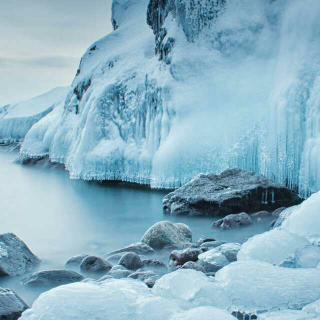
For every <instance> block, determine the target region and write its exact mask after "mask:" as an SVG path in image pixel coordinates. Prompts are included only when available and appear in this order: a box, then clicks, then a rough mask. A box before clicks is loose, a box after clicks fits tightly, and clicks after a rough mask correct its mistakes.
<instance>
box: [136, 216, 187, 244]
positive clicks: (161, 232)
mask: <svg viewBox="0 0 320 320" xmlns="http://www.w3.org/2000/svg"><path fill="white" fill-rule="evenodd" d="M141 241H142V242H144V243H146V244H147V245H149V246H150V247H152V248H154V249H163V248H164V247H165V246H171V245H178V246H182V245H183V244H184V243H188V242H191V241H192V231H191V230H190V228H189V227H188V226H187V225H185V224H183V223H172V222H170V221H160V222H158V223H156V224H154V225H153V226H152V227H151V228H149V229H148V230H147V231H146V233H145V234H144V235H143V237H142V239H141Z"/></svg>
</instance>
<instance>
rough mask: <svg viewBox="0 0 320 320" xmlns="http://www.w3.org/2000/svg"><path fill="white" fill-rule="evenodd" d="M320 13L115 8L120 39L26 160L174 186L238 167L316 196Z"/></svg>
mask: <svg viewBox="0 0 320 320" xmlns="http://www.w3.org/2000/svg"><path fill="white" fill-rule="evenodd" d="M319 14H320V3H319V1H317V0H305V1H301V0H241V1H240V0H114V1H113V4H112V25H113V27H114V31H113V32H112V33H110V34H109V35H107V36H106V37H104V38H102V39H100V40H98V41H97V42H95V43H94V44H92V46H90V48H89V49H88V50H87V52H86V53H85V54H84V56H83V58H82V60H81V63H80V66H79V69H78V71H77V75H76V77H75V79H74V81H73V84H72V89H71V90H70V92H69V94H68V96H67V98H66V100H65V103H64V106H62V107H61V108H60V109H59V110H58V109H56V110H55V112H54V113H53V112H50V113H49V114H48V115H47V116H46V117H44V118H43V119H42V120H41V121H40V122H38V123H37V124H35V125H33V127H32V128H31V130H30V131H29V132H28V134H27V136H26V138H25V141H24V144H23V146H22V149H21V152H22V154H23V155H24V156H26V157H28V156H31V157H37V156H43V155H44V154H47V155H49V157H50V158H51V160H52V161H56V162H61V163H64V164H65V165H66V168H67V170H68V171H69V172H70V176H71V177H73V178H83V179H117V180H125V181H134V182H138V183H146V184H151V186H152V187H177V186H180V185H181V184H183V183H185V182H187V181H189V180H190V179H191V178H192V177H194V176H195V175H196V174H198V173H199V172H203V173H218V172H221V171H222V170H224V169H227V168H230V167H231V168H234V167H239V168H243V169H247V170H252V171H257V172H260V173H262V174H263V175H265V176H266V177H269V178H273V179H275V180H277V181H279V182H281V183H284V184H286V185H287V186H290V187H292V188H299V190H300V192H301V193H302V194H309V193H310V192H314V191H317V190H319V189H320V170H319V169H320V167H319V161H318V154H319V152H320V148H319V146H320V142H319V141H320V126H319V123H320V122H319V115H320V113H319V111H318V109H319V104H320V94H319V93H320V81H319V80H320V79H319V77H320V58H319V57H320V43H319V41H318V39H319V35H320V20H319V19H318V17H319ZM1 127H2V128H1V130H2V131H3V125H2V124H1ZM2 131H1V134H0V138H2V136H3V134H2Z"/></svg>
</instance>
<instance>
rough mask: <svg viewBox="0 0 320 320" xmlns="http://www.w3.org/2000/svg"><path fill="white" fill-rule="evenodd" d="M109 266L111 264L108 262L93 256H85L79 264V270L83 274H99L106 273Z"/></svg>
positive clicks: (109, 268)
mask: <svg viewBox="0 0 320 320" xmlns="http://www.w3.org/2000/svg"><path fill="white" fill-rule="evenodd" d="M111 268H112V264H111V263H110V262H108V261H105V260H103V259H101V258H99V257H95V256H89V257H87V258H85V259H84V260H83V261H82V263H81V265H80V270H81V272H83V273H84V274H92V275H93V274H97V275H100V276H101V274H106V273H108V272H109V271H110V270H111Z"/></svg>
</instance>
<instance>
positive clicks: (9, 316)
mask: <svg viewBox="0 0 320 320" xmlns="http://www.w3.org/2000/svg"><path fill="white" fill-rule="evenodd" d="M28 308H29V306H28V305H27V304H26V303H25V302H24V301H23V300H22V299H21V298H20V297H19V296H18V295H17V294H16V293H15V292H14V291H12V290H10V289H3V288H0V319H3V320H18V319H19V318H20V316H21V314H22V312H23V311H25V310H27V309H28Z"/></svg>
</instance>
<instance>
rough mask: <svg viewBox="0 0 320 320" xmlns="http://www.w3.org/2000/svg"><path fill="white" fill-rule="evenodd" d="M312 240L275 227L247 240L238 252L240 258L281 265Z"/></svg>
mask: <svg viewBox="0 0 320 320" xmlns="http://www.w3.org/2000/svg"><path fill="white" fill-rule="evenodd" d="M308 244H310V242H309V241H308V240H307V239H305V238H303V237H300V236H298V235H296V234H293V233H289V232H286V231H283V230H278V229H274V230H271V231H268V232H264V233H262V234H258V235H256V236H254V237H252V238H250V239H249V240H248V241H246V242H245V243H244V244H243V245H242V246H241V249H240V251H239V252H238V260H239V261H241V260H259V261H264V262H268V263H271V264H275V265H281V264H282V263H283V262H284V261H285V260H286V259H287V258H289V257H290V256H292V255H294V253H295V251H296V249H298V248H302V247H304V246H306V245H308Z"/></svg>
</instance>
